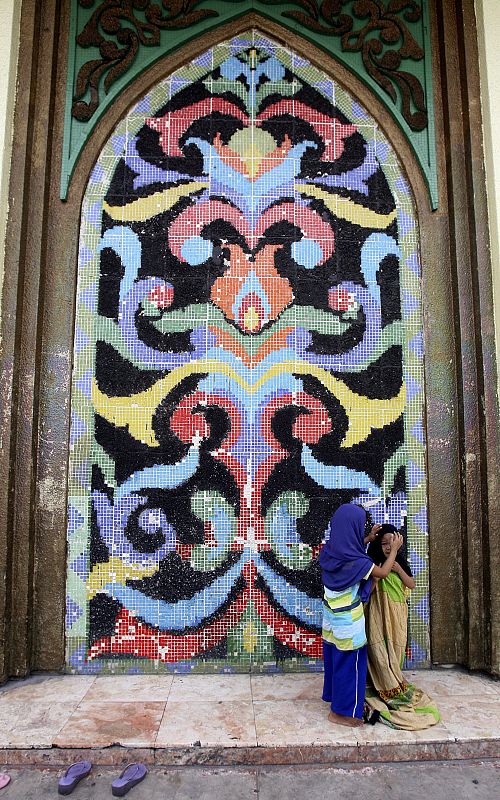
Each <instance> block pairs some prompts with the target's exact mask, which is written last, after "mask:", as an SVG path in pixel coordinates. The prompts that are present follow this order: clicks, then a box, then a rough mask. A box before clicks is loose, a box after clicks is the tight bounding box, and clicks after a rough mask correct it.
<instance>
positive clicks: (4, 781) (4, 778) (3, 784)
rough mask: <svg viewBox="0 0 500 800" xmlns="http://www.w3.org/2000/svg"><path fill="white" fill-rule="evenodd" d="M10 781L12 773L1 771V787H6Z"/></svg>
mask: <svg viewBox="0 0 500 800" xmlns="http://www.w3.org/2000/svg"><path fill="white" fill-rule="evenodd" d="M9 783H10V775H7V773H6V772H0V789H5V787H6V786H8V785H9Z"/></svg>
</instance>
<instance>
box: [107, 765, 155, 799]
mask: <svg viewBox="0 0 500 800" xmlns="http://www.w3.org/2000/svg"><path fill="white" fill-rule="evenodd" d="M147 774H148V771H147V769H146V767H145V766H144V764H129V765H128V766H127V767H125V769H124V770H123V772H122V774H121V775H120V777H119V778H116V779H115V780H114V781H113V783H112V784H111V792H112V793H113V796H114V797H123V796H124V795H126V794H127V792H128V791H129V790H130V789H132V787H133V786H137V784H138V783H140V782H141V781H143V780H144V778H145V777H146V775H147Z"/></svg>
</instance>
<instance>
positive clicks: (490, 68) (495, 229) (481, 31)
mask: <svg viewBox="0 0 500 800" xmlns="http://www.w3.org/2000/svg"><path fill="white" fill-rule="evenodd" d="M476 17H477V30H478V44H479V67H480V72H481V102H482V111H483V132H484V153H485V165H486V183H487V190H488V211H489V220H490V240H491V260H492V271H493V293H494V301H495V326H496V344H497V364H498V365H499V366H500V57H499V51H498V43H499V41H500V2H499V0H476ZM499 375H500V372H499ZM499 393H500V380H499Z"/></svg>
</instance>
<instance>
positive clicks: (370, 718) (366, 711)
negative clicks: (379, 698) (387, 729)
mask: <svg viewBox="0 0 500 800" xmlns="http://www.w3.org/2000/svg"><path fill="white" fill-rule="evenodd" d="M379 719H380V711H376V710H375V709H374V708H371V706H369V705H368V703H365V705H364V708H363V720H364V722H366V723H367V724H368V725H375V723H376V722H378V721H379Z"/></svg>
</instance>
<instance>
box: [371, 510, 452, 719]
mask: <svg viewBox="0 0 500 800" xmlns="http://www.w3.org/2000/svg"><path fill="white" fill-rule="evenodd" d="M398 533H399V532H398V531H397V529H396V528H395V527H394V526H393V525H382V527H381V529H380V531H379V532H378V534H377V536H376V537H375V541H373V542H372V543H371V544H370V546H369V548H368V555H369V556H370V558H371V559H372V560H373V562H374V563H375V564H377V565H378V566H381V565H383V564H386V563H387V559H388V558H389V556H390V554H391V548H392V547H393V544H394V539H395V537H396V536H397V535H398ZM402 542H403V540H402V538H401V537H400V548H401V544H402ZM414 588H415V580H414V578H413V575H412V571H411V568H410V565H409V564H408V562H407V561H406V559H405V558H404V556H403V554H402V553H401V549H399V550H398V554H397V556H396V559H395V561H394V563H393V564H392V567H391V571H390V572H389V574H388V575H387V576H386V577H384V578H381V579H380V580H379V581H377V582H376V584H375V586H374V588H373V592H372V594H371V597H370V602H369V604H368V607H367V609H366V623H367V639H368V687H367V691H366V701H367V703H368V705H369V706H370V707H371V708H372V709H373V710H375V711H379V712H380V721H381V722H384V723H385V724H386V725H389V726H390V727H393V728H401V729H403V730H422V729H423V728H428V727H430V726H431V725H435V724H436V722H439V719H440V716H439V712H438V710H437V708H436V706H435V705H434V703H433V701H432V700H431V698H430V697H428V695H426V694H424V692H422V691H421V690H420V689H417V688H416V687H415V686H413V685H412V684H410V683H408V682H407V680H406V678H405V677H404V675H403V672H402V668H403V662H404V657H405V652H406V640H407V636H408V606H407V604H406V601H407V598H408V596H409V594H410V591H411V590H412V589H414Z"/></svg>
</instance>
